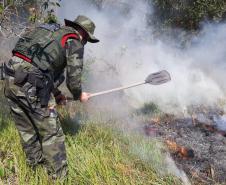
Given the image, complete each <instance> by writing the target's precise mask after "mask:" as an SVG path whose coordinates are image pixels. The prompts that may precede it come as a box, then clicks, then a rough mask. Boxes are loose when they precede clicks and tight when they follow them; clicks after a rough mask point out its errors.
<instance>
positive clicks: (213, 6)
mask: <svg viewBox="0 0 226 185" xmlns="http://www.w3.org/2000/svg"><path fill="white" fill-rule="evenodd" d="M152 5H153V6H154V8H155V15H156V19H157V20H158V22H159V20H160V21H161V22H162V25H166V26H171V27H180V28H184V29H188V30H196V29H198V28H199V25H200V22H202V21H205V20H210V21H219V20H222V19H223V15H224V14H225V13H226V2H225V1H218V0H191V1H178V0H169V1H165V0H154V1H153V2H152Z"/></svg>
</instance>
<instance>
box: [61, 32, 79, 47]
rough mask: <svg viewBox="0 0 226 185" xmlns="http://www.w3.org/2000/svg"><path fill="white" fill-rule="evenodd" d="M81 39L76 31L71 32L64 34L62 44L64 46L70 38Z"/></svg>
mask: <svg viewBox="0 0 226 185" xmlns="http://www.w3.org/2000/svg"><path fill="white" fill-rule="evenodd" d="M69 38H70V39H79V37H78V35H77V34H75V33H69V34H66V35H64V36H63V38H62V39H61V46H62V47H63V48H64V47H65V44H66V42H67V40H68V39H69Z"/></svg>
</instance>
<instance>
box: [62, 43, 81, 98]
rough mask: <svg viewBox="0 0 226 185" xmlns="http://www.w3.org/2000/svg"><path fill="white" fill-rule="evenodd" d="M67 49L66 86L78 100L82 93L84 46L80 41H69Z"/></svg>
mask: <svg viewBox="0 0 226 185" xmlns="http://www.w3.org/2000/svg"><path fill="white" fill-rule="evenodd" d="M66 48H67V49H66V52H67V67H66V84H67V88H68V89H69V91H70V92H71V94H72V95H73V97H74V99H75V100H78V99H79V98H80V96H81V93H82V85H81V78H82V70H83V54H84V46H83V45H82V44H81V43H80V42H79V41H78V40H69V41H68V42H67V45H66Z"/></svg>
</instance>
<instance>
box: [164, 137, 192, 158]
mask: <svg viewBox="0 0 226 185" xmlns="http://www.w3.org/2000/svg"><path fill="white" fill-rule="evenodd" d="M166 145H167V146H168V148H169V150H171V152H173V153H175V154H177V155H179V156H181V157H182V158H185V159H189V158H194V157H195V154H194V151H193V150H192V149H189V148H186V147H182V146H180V145H178V144H177V143H176V142H174V141H170V140H166Z"/></svg>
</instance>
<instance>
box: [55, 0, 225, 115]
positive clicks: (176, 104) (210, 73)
mask: <svg viewBox="0 0 226 185" xmlns="http://www.w3.org/2000/svg"><path fill="white" fill-rule="evenodd" d="M107 2H108V1H107ZM109 4H110V5H109ZM125 4H126V5H128V6H127V7H129V8H130V11H128V13H127V14H123V13H122V12H121V11H117V10H118V9H120V8H121V9H123V8H124V9H123V10H124V11H125V7H126V6H125ZM107 5H109V6H107ZM113 5H114V6H113ZM117 6H118V7H117ZM124 6H125V7H124ZM105 7H106V8H105V9H104V10H101V11H100V10H98V9H97V8H95V6H94V5H92V4H91V3H88V1H81V0H67V1H63V2H62V8H61V9H60V10H59V12H58V13H59V16H60V18H61V20H63V18H68V19H71V20H73V19H74V18H75V17H76V16H77V15H79V14H84V15H86V16H88V17H90V18H91V19H92V20H93V21H94V22H95V23H96V26H97V28H96V32H95V35H96V36H97V37H98V38H99V39H100V40H101V42H100V43H98V44H88V45H87V48H86V51H85V54H86V56H85V57H86V59H90V58H93V59H95V60H96V61H95V62H94V63H93V64H92V65H91V71H92V73H95V72H96V76H98V77H99V78H101V79H96V78H95V75H94V80H95V81H92V79H89V83H90V84H95V85H91V86H89V87H87V88H88V90H90V91H92V92H93V91H98V90H103V89H107V88H113V87H115V86H116V84H114V83H112V81H114V80H112V79H115V81H118V82H119V83H120V84H121V85H127V84H130V83H132V82H137V81H142V80H144V79H145V77H146V76H147V75H148V74H150V73H151V72H156V71H158V70H162V69H166V70H168V71H169V72H170V73H171V76H172V81H171V82H170V83H168V84H165V85H161V86H148V85H146V86H143V87H138V88H134V89H131V90H127V91H125V93H126V94H127V95H128V96H129V97H130V100H131V101H130V102H131V104H133V105H142V104H143V103H144V102H147V101H148V102H149V101H152V102H154V103H156V104H158V105H159V106H160V107H161V108H162V109H163V110H164V111H168V112H171V111H176V110H182V109H183V108H184V107H186V106H188V105H191V104H213V103H216V102H217V101H218V100H219V99H222V98H224V96H225V94H224V90H225V89H226V83H224V77H225V73H224V68H225V67H226V65H225V61H224V60H225V58H226V52H225V49H224V46H225V45H226V34H225V31H224V30H225V28H226V25H219V26H218V25H209V26H205V27H204V29H203V32H202V33H201V34H199V35H197V36H196V37H195V38H194V39H193V42H192V44H191V47H189V48H188V49H179V48H177V47H176V45H177V44H176V41H173V40H171V42H168V40H167V41H166V40H165V41H164V40H160V39H155V38H154V35H153V34H152V27H151V26H147V24H146V23H147V20H146V18H147V16H146V15H147V12H148V13H149V15H150V11H151V8H150V6H148V5H147V4H146V3H145V2H144V1H139V2H138V1H118V2H117V3H116V2H115V1H114V3H111V1H109V3H108V4H107V3H106V4H105ZM169 43H171V44H169ZM109 69H110V70H113V71H114V72H115V73H113V74H112V76H111V75H110V76H109V74H110V73H111V71H110V70H109ZM107 71H108V72H107ZM101 73H102V74H101ZM115 101H117V100H115Z"/></svg>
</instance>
